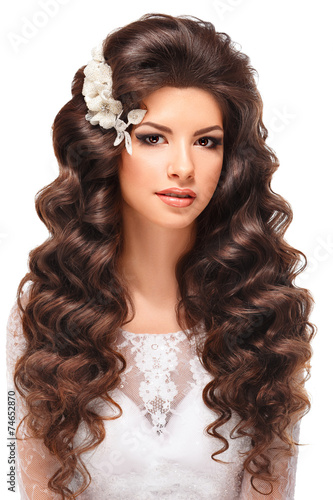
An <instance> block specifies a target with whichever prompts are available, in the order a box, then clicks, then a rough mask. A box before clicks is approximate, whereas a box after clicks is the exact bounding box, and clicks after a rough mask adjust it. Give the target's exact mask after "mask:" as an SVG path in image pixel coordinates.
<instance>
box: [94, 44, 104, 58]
mask: <svg viewBox="0 0 333 500" xmlns="http://www.w3.org/2000/svg"><path fill="white" fill-rule="evenodd" d="M91 55H92V58H93V59H94V60H95V61H98V62H104V61H105V59H104V55H103V45H102V44H100V45H98V46H96V47H94V48H93V49H92V51H91Z"/></svg>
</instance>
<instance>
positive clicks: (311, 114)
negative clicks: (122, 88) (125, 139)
mask: <svg viewBox="0 0 333 500" xmlns="http://www.w3.org/2000/svg"><path fill="white" fill-rule="evenodd" d="M51 4H52V5H53V8H52V10H50V9H51V7H52V6H51ZM47 5H48V8H47ZM4 6H5V7H4ZM329 7H330V2H329V1H328V0H327V1H324V0H317V1H316V2H313V1H309V0H307V1H304V0H303V1H302V0H294V1H290V0H272V1H269V0H225V1H222V0H221V1H214V0H205V1H203V0H200V1H187V0H178V1H177V2H174V5H172V4H170V3H169V2H168V3H167V2H166V1H165V0H138V1H132V0H131V1H128V0H127V1H126V0H125V1H123V2H116V1H110V0H109V1H107V0H94V1H88V0H81V1H79V0H62V1H60V0H44V1H43V0H39V1H32V0H25V1H23V0H20V1H18V0H16V1H15V2H11V3H9V2H6V3H2V9H3V10H4V9H5V12H2V15H1V27H2V41H3V49H4V53H3V56H2V58H1V65H2V68H1V70H2V77H1V85H2V86H3V90H2V92H1V98H2V99H1V101H2V102H1V117H0V126H1V139H2V148H1V153H2V154H1V160H2V161H1V163H2V165H1V196H0V203H1V212H0V213H1V220H0V252H1V260H0V263H1V316H0V321H1V330H0V331H1V337H0V338H1V350H0V352H1V363H0V370H1V373H0V376H1V380H3V381H4V380H5V373H6V370H5V337H6V333H5V327H6V322H7V318H8V314H9V310H10V307H11V306H12V305H13V304H14V301H15V295H16V289H17V286H18V283H19V281H20V279H21V278H22V277H23V276H24V274H25V273H26V272H27V270H28V268H27V259H28V253H29V251H30V250H31V249H32V248H34V247H36V246H37V245H39V244H40V243H42V242H43V241H44V240H45V238H46V237H47V231H46V229H45V228H44V226H43V224H42V222H41V221H40V220H39V218H38V216H37V214H36V213H35V208H34V196H35V194H36V193H37V191H38V190H39V189H41V188H42V187H43V186H45V185H46V184H48V183H50V182H52V180H53V179H54V178H55V177H56V176H57V164H56V161H55V158H54V155H53V150H52V143H51V133H50V132H51V125H52V122H53V120H54V117H55V115H56V113H57V112H58V111H59V110H60V108H61V107H62V106H63V105H64V104H65V103H66V102H67V101H68V100H69V99H70V98H71V92H70V86H71V81H72V78H73V76H74V73H75V72H76V70H77V69H78V68H79V67H81V66H82V65H84V64H86V63H87V62H88V61H89V60H90V58H91V57H90V55H91V49H92V47H94V46H95V45H96V44H97V43H98V42H99V41H100V40H102V39H103V38H104V37H105V36H106V35H107V34H108V33H109V32H110V31H111V30H113V29H114V28H116V27H119V26H122V25H124V24H127V23H128V22H131V21H134V20H136V19H137V18H138V17H140V16H141V15H142V14H144V13H147V12H161V13H168V14H173V15H182V14H188V15H195V16H197V17H200V18H202V19H204V20H207V21H212V22H213V23H214V24H215V26H216V28H217V29H218V30H219V31H225V32H226V33H228V34H229V35H230V36H231V38H232V39H233V40H234V41H235V42H237V43H239V44H240V46H241V49H242V50H243V51H244V52H245V53H246V54H248V55H249V56H250V58H251V62H252V65H253V66H254V67H255V68H256V69H257V71H258V73H259V81H258V86H259V90H260V92H261V94H262V97H263V101H264V123H265V124H266V126H267V127H268V129H269V131H270V136H269V139H268V143H269V144H270V145H271V146H272V147H273V148H274V150H275V151H276V153H277V156H278V158H279V160H280V163H281V166H280V168H279V170H278V171H277V173H276V174H275V176H274V179H273V183H272V188H273V190H274V191H276V192H278V193H279V194H281V195H282V196H283V197H285V198H286V199H287V200H288V201H289V202H290V203H291V205H292V208H293V211H294V220H293V222H292V224H291V227H290V228H289V229H288V231H287V234H286V239H287V241H288V243H290V244H291V245H292V246H294V247H296V248H297V249H300V250H302V251H303V252H304V253H305V254H306V255H307V257H308V260H309V267H308V270H307V271H306V272H304V273H303V276H302V277H300V278H299V280H298V283H297V284H299V285H300V286H302V287H305V288H308V289H310V291H311V292H312V294H313V296H314V299H315V301H316V305H315V308H314V311H313V313H312V316H311V321H312V322H313V323H315V324H316V325H317V327H318V334H317V336H316V339H315V340H314V342H313V349H314V356H313V362H312V366H313V368H312V378H311V380H310V381H309V382H308V384H307V389H308V391H309V392H310V395H311V399H312V410H311V412H310V413H309V414H308V415H307V416H306V417H305V418H304V419H303V421H302V428H301V442H302V443H306V444H307V445H306V446H304V447H302V448H301V450H300V455H299V463H298V472H297V486H296V497H295V498H296V500H307V499H309V500H310V499H313V498H317V499H327V498H330V495H331V493H330V488H329V479H330V475H331V465H332V460H331V458H330V455H329V453H328V450H330V449H331V448H332V445H333V440H332V437H331V433H332V432H331V414H332V413H331V409H332V404H331V393H332V389H331V386H332V375H331V373H332V370H331V367H332V361H333V360H332V338H331V322H330V314H331V310H332V305H331V298H332V292H331V283H332V269H333V258H332V257H333V228H332V223H331V214H332V204H331V201H330V196H331V191H332V188H331V183H332V180H333V176H332V169H333V164H332V155H331V145H332V127H331V122H332V111H333V109H332V108H333V106H332V97H331V92H332V81H331V74H332V69H331V66H332V49H333V47H332V45H333V44H332V37H331V35H330V30H331V25H330V21H329V19H330V15H329V10H330V9H329ZM0 401H1V411H0V438H1V440H0V443H1V445H0V459H1V462H0V476H1V477H0V491H1V492H3V493H2V494H3V498H10V499H13V500H14V499H15V498H19V495H18V494H12V493H9V492H7V485H6V473H7V471H8V464H7V453H8V451H7V448H6V444H7V443H6V431H7V426H6V414H7V411H6V407H7V406H6V401H7V399H6V387H5V383H3V384H2V388H1V400H0Z"/></svg>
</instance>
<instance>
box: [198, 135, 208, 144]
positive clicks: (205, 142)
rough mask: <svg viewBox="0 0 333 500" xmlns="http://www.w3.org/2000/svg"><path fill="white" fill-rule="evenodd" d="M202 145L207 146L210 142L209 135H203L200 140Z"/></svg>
mask: <svg viewBox="0 0 333 500" xmlns="http://www.w3.org/2000/svg"><path fill="white" fill-rule="evenodd" d="M198 142H199V144H200V146H207V144H208V139H207V137H201V139H199V140H198Z"/></svg>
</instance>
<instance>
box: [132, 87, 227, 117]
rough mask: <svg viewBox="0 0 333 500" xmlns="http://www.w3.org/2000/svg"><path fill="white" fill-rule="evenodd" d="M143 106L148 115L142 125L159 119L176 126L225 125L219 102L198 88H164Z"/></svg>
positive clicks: (153, 94) (149, 98) (152, 94)
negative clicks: (178, 124)
mask: <svg viewBox="0 0 333 500" xmlns="http://www.w3.org/2000/svg"><path fill="white" fill-rule="evenodd" d="M142 104H143V107H145V108H146V109H147V113H146V115H145V117H144V119H143V120H142V122H141V124H144V123H145V122H148V121H153V120H154V121H156V120H157V119H158V120H160V121H161V120H162V121H167V122H173V124H174V125H176V121H181V122H182V123H186V124H187V125H190V124H191V123H192V124H193V125H194V123H196V124H197V123H199V122H200V123H202V122H207V126H210V125H220V126H222V123H223V117H222V110H221V107H220V105H219V103H218V101H217V100H216V99H215V97H214V96H213V95H212V94H210V93H209V92H207V91H206V90H203V89H200V88H197V87H187V88H178V87H162V88H160V89H158V90H156V91H155V92H152V93H151V94H150V95H149V96H148V97H146V98H145V99H143V102H142ZM188 120H190V123H188ZM213 122H214V123H213Z"/></svg>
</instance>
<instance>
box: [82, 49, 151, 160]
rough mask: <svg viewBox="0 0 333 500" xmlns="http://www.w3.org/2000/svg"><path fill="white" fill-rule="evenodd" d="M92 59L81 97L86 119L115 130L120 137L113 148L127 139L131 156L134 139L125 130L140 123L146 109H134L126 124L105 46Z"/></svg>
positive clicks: (94, 51) (86, 71) (85, 71)
mask: <svg viewBox="0 0 333 500" xmlns="http://www.w3.org/2000/svg"><path fill="white" fill-rule="evenodd" d="M92 57H93V59H92V61H90V62H89V63H88V64H87V66H86V67H85V68H84V74H85V78H84V83H83V88H82V94H83V95H84V100H85V101H86V104H87V107H88V110H89V111H88V113H87V114H86V116H85V118H86V120H88V121H89V122H90V123H91V124H92V125H100V126H101V127H103V128H105V129H109V128H112V127H114V128H115V129H116V131H117V137H116V139H115V141H114V143H113V145H114V146H118V144H120V143H121V141H122V140H123V139H125V146H126V149H127V152H128V153H129V154H132V141H131V136H130V134H129V133H128V132H126V129H127V127H128V126H129V125H130V124H133V125H137V124H138V123H140V122H141V121H142V120H143V117H144V116H145V114H146V112H147V110H145V109H132V111H130V112H129V113H128V115H127V123H125V122H124V121H123V120H120V118H119V117H120V115H121V113H122V112H123V106H122V103H121V102H120V101H116V100H115V99H113V97H112V71H111V68H110V66H109V65H108V64H107V63H106V62H105V59H104V56H103V50H102V45H101V46H99V47H95V48H94V49H93V50H92Z"/></svg>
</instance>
